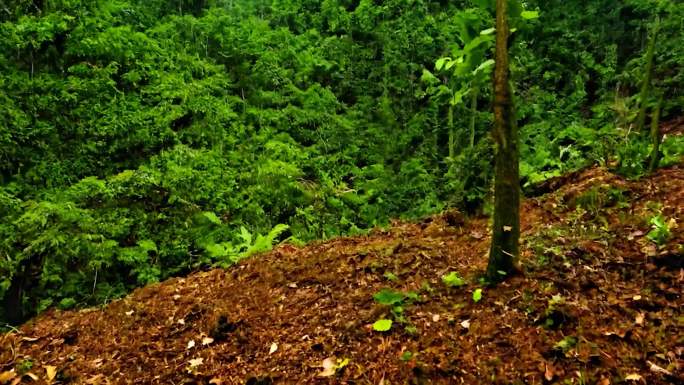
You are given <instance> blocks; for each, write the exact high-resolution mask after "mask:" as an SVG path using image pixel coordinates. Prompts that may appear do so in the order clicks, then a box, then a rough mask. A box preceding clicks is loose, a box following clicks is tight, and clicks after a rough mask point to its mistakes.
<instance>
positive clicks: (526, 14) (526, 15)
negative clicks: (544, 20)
mask: <svg viewBox="0 0 684 385" xmlns="http://www.w3.org/2000/svg"><path fill="white" fill-rule="evenodd" d="M520 16H521V17H522V18H523V19H525V20H531V19H538V18H539V11H522V12H521V13H520Z"/></svg>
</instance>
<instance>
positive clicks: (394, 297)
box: [373, 289, 406, 306]
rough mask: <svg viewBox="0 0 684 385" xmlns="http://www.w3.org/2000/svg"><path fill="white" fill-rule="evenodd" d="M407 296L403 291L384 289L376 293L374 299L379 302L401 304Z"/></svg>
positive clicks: (389, 304)
mask: <svg viewBox="0 0 684 385" xmlns="http://www.w3.org/2000/svg"><path fill="white" fill-rule="evenodd" d="M405 297H406V295H405V294H404V293H402V292H398V291H394V290H391V289H382V290H380V291H379V292H377V293H375V295H374V296H373V299H375V301H376V302H377V303H379V304H382V305H388V306H391V305H396V304H400V303H401V302H403V301H404V298H405Z"/></svg>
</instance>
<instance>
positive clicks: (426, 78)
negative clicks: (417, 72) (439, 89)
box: [420, 69, 439, 84]
mask: <svg viewBox="0 0 684 385" xmlns="http://www.w3.org/2000/svg"><path fill="white" fill-rule="evenodd" d="M420 80H421V81H423V82H425V83H428V84H434V83H439V79H437V77H436V76H435V75H433V74H432V72H430V71H428V70H426V69H423V75H422V76H421V77H420Z"/></svg>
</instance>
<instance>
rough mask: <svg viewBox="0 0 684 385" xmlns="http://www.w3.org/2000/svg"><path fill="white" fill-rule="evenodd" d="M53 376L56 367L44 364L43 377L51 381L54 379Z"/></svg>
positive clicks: (55, 373)
mask: <svg viewBox="0 0 684 385" xmlns="http://www.w3.org/2000/svg"><path fill="white" fill-rule="evenodd" d="M55 376H57V367H56V366H50V365H45V378H46V379H47V380H48V382H52V381H53V380H54V379H55Z"/></svg>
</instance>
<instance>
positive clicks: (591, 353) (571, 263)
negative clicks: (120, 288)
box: [0, 166, 684, 385]
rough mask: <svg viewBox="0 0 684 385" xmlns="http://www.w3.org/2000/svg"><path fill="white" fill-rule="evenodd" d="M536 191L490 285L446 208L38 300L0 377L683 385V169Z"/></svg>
mask: <svg viewBox="0 0 684 385" xmlns="http://www.w3.org/2000/svg"><path fill="white" fill-rule="evenodd" d="M549 186H550V187H549V189H550V190H553V191H552V192H550V193H548V194H546V195H544V196H542V197H538V198H530V199H527V200H526V201H525V203H524V208H523V210H522V213H523V218H522V219H523V240H524V241H523V242H524V243H523V248H522V250H523V257H522V261H521V274H519V275H518V276H515V277H511V278H510V279H508V280H507V281H506V282H505V283H504V284H502V285H500V286H498V287H496V288H487V287H484V286H482V285H480V284H479V283H478V280H477V276H478V274H479V273H480V272H481V271H483V270H484V267H485V265H486V254H487V248H488V244H489V239H488V230H487V219H486V218H471V219H468V220H467V221H463V220H462V219H461V218H460V216H459V215H458V214H457V213H446V214H444V215H441V216H437V217H433V218H429V219H426V220H424V221H423V222H421V223H414V224H410V223H395V224H394V225H393V226H392V228H390V229H388V230H376V231H375V232H374V233H373V234H371V235H369V236H365V237H356V238H339V239H334V240H331V241H328V242H320V243H316V244H312V245H309V246H307V247H305V248H295V247H293V246H290V245H282V246H280V247H278V248H276V249H275V250H273V251H272V252H269V253H267V254H265V255H260V256H257V257H254V258H251V259H249V260H247V261H245V262H244V263H242V264H240V265H239V266H236V267H234V268H232V269H229V270H220V269H216V270H211V271H206V272H199V273H196V274H193V275H191V276H189V277H186V278H175V279H170V280H167V281H165V282H162V283H159V284H155V285H151V286H148V287H145V288H142V289H139V290H136V291H135V292H134V293H132V294H131V295H129V296H128V297H126V298H123V299H121V300H116V301H113V302H111V303H110V304H108V305H106V306H103V307H102V308H97V309H86V310H82V311H68V312H61V311H54V310H53V311H49V312H47V313H44V314H42V315H41V316H39V317H38V318H37V319H35V320H33V321H31V322H29V323H28V324H26V325H24V326H22V327H21V328H20V329H19V330H17V331H14V332H11V333H8V334H5V335H3V336H1V337H0V383H3V381H5V382H6V383H13V384H14V383H16V382H18V381H19V380H18V379H19V378H20V376H19V375H18V371H20V370H23V371H24V372H26V373H27V374H25V375H24V376H23V377H22V380H23V381H26V382H27V383H30V382H32V381H37V382H38V383H77V384H83V383H85V384H129V383H130V384H294V383H323V384H325V383H330V384H332V383H341V384H373V385H378V384H384V385H387V384H458V383H464V384H480V383H481V384H510V383H512V384H541V383H559V384H560V383H568V384H600V385H608V384H618V383H623V382H624V383H634V384H637V383H648V384H671V383H683V379H684V377H683V374H684V367H682V363H683V361H682V360H683V359H684V315H683V314H682V308H683V305H684V301H683V299H682V284H683V283H684V270H683V266H682V246H681V245H682V244H684V232H683V231H682V228H683V226H682V225H681V221H682V218H683V214H684V213H683V211H684V169H682V168H681V166H680V167H674V168H669V169H664V170H660V171H659V172H658V173H657V174H656V175H654V176H652V177H650V178H644V179H642V180H640V181H636V182H635V181H626V180H623V179H621V178H619V177H617V176H615V175H613V174H610V173H609V172H607V171H605V170H603V169H590V170H586V171H583V172H581V173H578V174H576V175H573V176H572V177H571V179H569V180H563V181H562V183H558V184H557V185H553V184H551V185H549ZM658 215H659V216H658ZM653 218H658V219H653ZM652 219H653V220H652ZM654 227H655V228H657V230H658V231H657V232H651V233H649V231H651V230H652V228H654ZM656 243H660V244H661V246H658V245H657V244H656ZM450 272H457V273H458V274H459V275H460V276H461V277H464V278H465V281H466V284H465V285H464V286H460V287H447V286H446V285H445V283H443V281H442V278H441V277H442V276H444V275H446V274H448V273H450ZM386 288H391V289H393V290H394V291H393V292H387V291H385V292H384V293H385V294H386V295H385V298H379V299H380V300H381V301H385V302H388V301H389V302H392V301H394V306H395V308H394V309H390V307H388V306H385V305H382V304H379V303H378V301H376V300H374V295H375V294H376V293H378V292H379V291H381V290H382V289H386ZM477 288H481V289H483V291H482V299H481V300H479V301H478V302H475V301H474V299H473V293H474V290H475V289H477ZM398 292H402V293H403V294H401V295H397V294H398ZM393 295H394V296H393ZM388 297H389V299H388ZM396 306H400V307H401V309H399V308H396ZM378 319H393V320H394V323H393V325H392V327H391V329H390V330H389V331H388V332H384V333H383V332H377V331H373V329H372V326H371V325H372V324H373V323H374V322H375V321H377V320H378ZM32 378H33V379H32Z"/></svg>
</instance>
